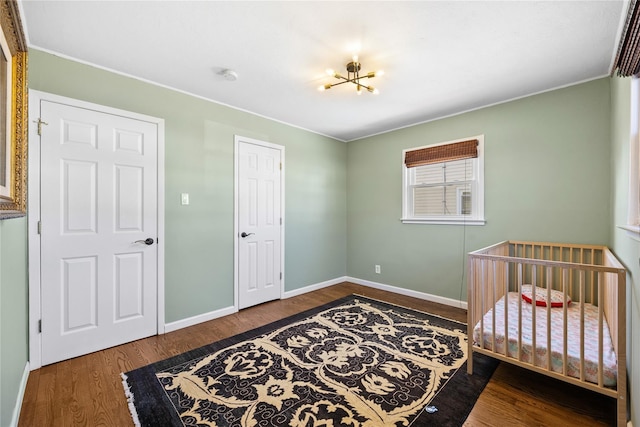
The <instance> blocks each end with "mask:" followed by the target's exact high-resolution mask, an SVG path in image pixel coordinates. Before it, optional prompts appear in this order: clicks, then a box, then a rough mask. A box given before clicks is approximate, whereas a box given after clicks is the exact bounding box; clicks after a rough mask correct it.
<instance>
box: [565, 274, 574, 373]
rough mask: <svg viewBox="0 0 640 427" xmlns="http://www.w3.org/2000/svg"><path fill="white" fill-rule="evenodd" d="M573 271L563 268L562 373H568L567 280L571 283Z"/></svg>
mask: <svg viewBox="0 0 640 427" xmlns="http://www.w3.org/2000/svg"><path fill="white" fill-rule="evenodd" d="M572 271H573V269H570V270H569V269H566V268H563V269H562V298H564V300H563V304H562V330H563V331H564V333H563V334H562V349H563V351H562V375H567V353H568V351H569V345H568V342H567V341H568V335H569V328H568V319H567V316H568V313H567V310H568V307H567V287H568V283H567V280H569V283H571V281H570V279H569V277H570V273H571V272H572Z"/></svg>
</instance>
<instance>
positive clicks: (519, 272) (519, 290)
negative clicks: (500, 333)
mask: <svg viewBox="0 0 640 427" xmlns="http://www.w3.org/2000/svg"><path fill="white" fill-rule="evenodd" d="M522 280H523V279H522V263H521V262H519V263H518V297H519V296H520V295H522ZM518 360H522V298H518Z"/></svg>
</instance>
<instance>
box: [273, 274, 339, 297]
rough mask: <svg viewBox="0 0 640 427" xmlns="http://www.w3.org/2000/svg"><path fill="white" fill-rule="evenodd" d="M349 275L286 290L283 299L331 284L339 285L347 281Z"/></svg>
mask: <svg viewBox="0 0 640 427" xmlns="http://www.w3.org/2000/svg"><path fill="white" fill-rule="evenodd" d="M346 281H347V277H346V276H342V277H337V278H335V279H331V280H327V281H325V282H320V283H316V284H314V285H309V286H305V287H304V288H299V289H294V290H292V291H286V292H284V293H283V294H282V299H286V298H291V297H296V296H298V295H302V294H306V293H307V292H312V291H317V290H318V289H322V288H327V287H329V286H333V285H337V284H338V283H342V282H346Z"/></svg>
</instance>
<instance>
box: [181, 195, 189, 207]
mask: <svg viewBox="0 0 640 427" xmlns="http://www.w3.org/2000/svg"><path fill="white" fill-rule="evenodd" d="M180 201H181V203H182V204H183V205H188V204H189V193H182V194H180Z"/></svg>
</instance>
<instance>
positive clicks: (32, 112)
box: [27, 89, 165, 371]
mask: <svg viewBox="0 0 640 427" xmlns="http://www.w3.org/2000/svg"><path fill="white" fill-rule="evenodd" d="M41 101H48V102H54V103H60V104H65V105H70V106H73V107H79V108H84V109H87V110H93V111H96V112H99V113H106V114H112V115H116V116H122V117H127V118H131V119H135V120H141V121H145V122H150V123H154V124H156V125H157V127H158V146H157V148H158V150H157V151H158V164H157V167H158V178H157V179H158V182H157V184H158V185H157V188H158V189H157V191H158V194H157V200H158V211H157V215H158V217H157V220H158V230H157V236H158V243H157V245H158V246H157V248H158V249H157V250H158V259H157V261H158V263H157V320H156V322H157V329H158V332H157V334H158V335H160V334H164V332H165V318H164V311H165V310H164V300H165V295H164V253H165V248H164V204H165V202H164V119H160V118H157V117H151V116H147V115H144V114H138V113H134V112H131V111H126V110H121V109H117V108H112V107H107V106H104V105H98V104H94V103H90V102H85V101H81V100H78V99H73V98H67V97H64V96H59V95H54V94H51V93H47V92H41V91H37V90H33V89H30V90H29V117H30V119H31V120H30V121H29V147H28V150H29V154H28V159H27V161H28V164H29V176H28V178H27V179H28V183H27V187H28V192H27V197H28V204H27V206H28V208H27V218H28V219H27V236H28V243H29V249H28V265H29V267H28V268H29V369H30V370H32V371H33V370H35V369H38V368H40V367H41V366H42V339H41V338H42V337H41V333H40V328H39V323H40V319H41V318H42V317H41V316H42V310H41V306H40V304H41V279H40V273H41V269H40V263H41V250H40V249H41V248H40V234H39V233H38V223H39V222H40V191H41V189H40V160H41V159H40V135H38V118H39V117H40V102H41Z"/></svg>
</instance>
